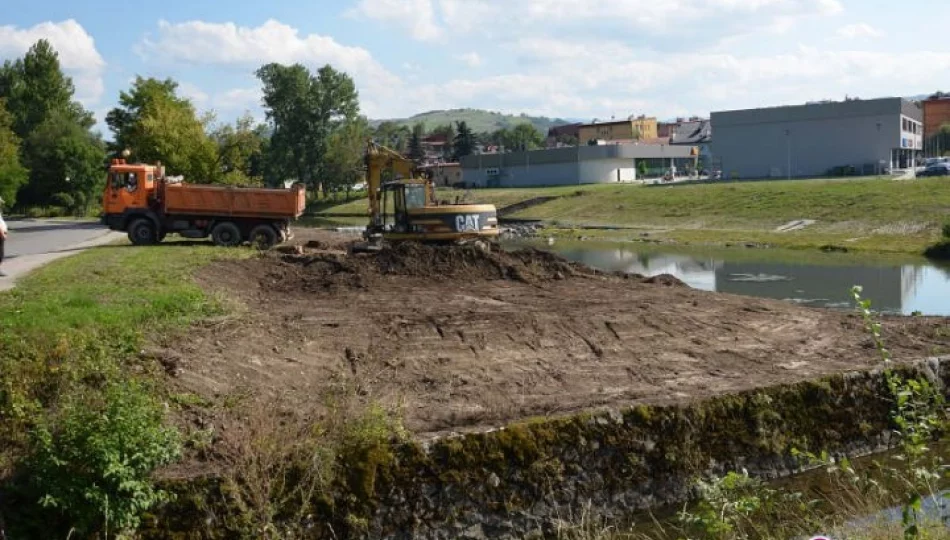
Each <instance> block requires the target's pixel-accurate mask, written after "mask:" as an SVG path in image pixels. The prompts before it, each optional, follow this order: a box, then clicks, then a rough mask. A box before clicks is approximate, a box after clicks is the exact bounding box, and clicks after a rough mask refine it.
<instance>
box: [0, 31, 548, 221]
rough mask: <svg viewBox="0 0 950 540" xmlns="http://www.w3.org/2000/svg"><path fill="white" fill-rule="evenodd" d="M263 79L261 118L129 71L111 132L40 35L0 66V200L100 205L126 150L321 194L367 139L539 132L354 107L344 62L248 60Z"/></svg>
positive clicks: (499, 138)
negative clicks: (373, 114) (376, 118)
mask: <svg viewBox="0 0 950 540" xmlns="http://www.w3.org/2000/svg"><path fill="white" fill-rule="evenodd" d="M255 75H256V76H257V78H258V79H259V80H260V82H261V84H262V87H263V100H262V104H263V106H264V110H265V112H266V121H265V122H263V123H257V122H256V121H255V120H254V118H253V117H252V116H250V115H249V114H246V115H245V116H242V117H241V118H238V119H237V120H236V121H234V122H232V123H226V122H225V123H222V122H218V121H217V119H216V117H215V115H214V114H213V113H206V114H199V112H198V111H197V110H196V108H195V106H194V105H193V104H192V103H191V101H190V100H188V99H186V98H185V97H183V96H182V95H181V94H180V92H179V86H178V83H177V82H175V81H174V80H172V79H164V80H161V79H155V78H145V77H136V79H135V80H134V81H133V82H132V84H131V86H130V88H128V89H127V90H123V91H122V92H120V94H119V100H118V106H116V107H115V108H113V109H112V110H111V111H109V112H108V114H107V115H106V117H105V123H106V124H107V125H108V127H109V128H110V130H111V132H112V136H113V138H112V139H111V140H105V139H103V137H102V135H101V134H99V133H98V132H96V131H94V129H93V128H94V126H95V119H94V117H93V115H92V113H91V112H90V111H87V110H86V109H85V108H84V107H83V106H82V105H81V104H80V103H79V102H78V101H76V100H75V97H74V96H75V87H74V86H73V82H72V80H71V79H70V78H69V77H68V76H66V75H65V73H64V72H63V70H62V67H61V65H60V62H59V56H58V54H57V53H56V51H55V50H54V49H53V48H52V47H51V46H50V44H49V42H47V41H46V40H40V41H38V42H37V43H35V44H34V45H33V46H32V47H31V48H30V49H29V50H28V51H27V52H26V54H25V55H24V56H23V57H22V58H18V59H15V60H8V61H6V62H4V64H3V65H2V66H0V197H2V198H3V199H4V201H5V203H6V207H7V208H9V207H11V206H13V207H14V208H19V209H28V208H33V207H58V208H63V209H65V210H67V211H69V212H71V213H76V214H81V213H88V212H93V211H95V210H96V208H97V205H98V203H99V200H100V196H101V191H102V189H103V188H104V182H105V169H106V168H107V166H108V163H109V161H110V160H111V159H113V158H117V157H120V156H122V155H123V152H124V151H126V150H128V151H129V152H130V153H131V154H130V156H129V159H130V160H131V161H135V162H144V163H156V162H161V163H162V164H163V165H164V166H165V168H166V171H167V173H168V174H169V175H182V176H184V177H185V179H186V180H187V181H188V182H193V183H218V184H230V185H241V186H262V185H265V186H280V185H283V184H284V183H285V182H287V181H294V182H302V183H304V184H306V185H307V186H308V188H309V189H310V190H312V191H316V192H322V193H323V194H327V193H329V192H332V191H340V190H346V191H348V190H349V189H350V188H351V187H352V186H353V185H355V184H357V183H359V182H361V180H362V178H363V151H364V148H365V144H366V141H367V140H369V139H370V138H372V139H375V140H376V141H377V142H379V143H380V144H384V145H387V146H390V147H392V148H394V149H395V150H397V151H399V152H403V153H405V154H406V155H408V156H410V157H412V158H413V159H417V160H419V161H421V160H423V159H424V158H425V155H424V153H425V152H424V149H423V139H425V138H426V137H428V136H431V135H442V136H443V137H442V138H443V139H444V140H445V141H446V142H447V144H446V145H445V151H444V157H445V158H447V159H453V160H458V158H460V157H462V156H465V155H468V154H470V153H472V152H474V151H475V148H476V147H477V146H479V145H483V146H500V147H504V148H505V149H507V150H531V149H535V148H539V147H541V146H542V145H543V142H544V134H542V133H541V132H539V131H538V130H537V129H535V128H534V127H533V126H532V125H531V124H528V123H525V124H519V125H517V126H515V127H513V128H510V129H499V130H497V131H495V132H492V133H473V132H472V130H471V129H470V128H469V127H468V126H467V125H466V123H465V122H457V123H455V124H447V125H443V126H438V127H436V128H435V129H432V130H429V131H427V130H426V129H425V126H424V125H423V124H421V123H420V124H417V125H415V126H413V127H412V128H409V127H407V126H403V125H399V124H396V123H394V122H382V123H381V124H379V125H378V126H376V127H375V128H371V127H370V123H369V121H368V120H367V118H366V117H365V116H363V115H362V114H361V113H360V104H359V95H358V93H357V90H356V87H355V84H354V82H353V80H352V79H351V78H350V77H349V76H348V75H347V74H346V73H343V72H340V71H337V70H335V69H333V68H332V67H331V66H324V67H322V68H320V69H319V70H317V71H316V72H315V73H314V72H311V71H310V70H309V69H308V68H306V67H305V66H302V65H299V64H295V65H291V66H286V65H281V64H276V63H272V64H267V65H265V66H262V67H261V68H260V69H258V70H257V71H256V72H255Z"/></svg>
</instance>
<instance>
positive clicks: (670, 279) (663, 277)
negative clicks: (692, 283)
mask: <svg viewBox="0 0 950 540" xmlns="http://www.w3.org/2000/svg"><path fill="white" fill-rule="evenodd" d="M643 283H648V284H650V285H663V286H664V287H688V285H686V284H685V283H683V282H682V281H680V279H679V278H677V277H676V276H673V275H670V274H660V275H657V276H652V277H648V278H644V279H643Z"/></svg>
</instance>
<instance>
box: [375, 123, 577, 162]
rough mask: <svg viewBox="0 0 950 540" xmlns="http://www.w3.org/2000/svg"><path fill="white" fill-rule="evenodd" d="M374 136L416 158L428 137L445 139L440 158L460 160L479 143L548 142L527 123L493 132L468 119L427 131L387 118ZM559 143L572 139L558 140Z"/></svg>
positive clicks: (515, 146)
mask: <svg viewBox="0 0 950 540" xmlns="http://www.w3.org/2000/svg"><path fill="white" fill-rule="evenodd" d="M373 136H374V139H375V140H377V141H378V142H379V143H380V144H384V145H386V146H388V147H390V148H392V149H394V150H396V151H398V152H402V153H403V154H406V155H407V156H409V157H411V158H412V159H413V160H415V161H422V160H423V159H424V157H425V156H424V148H423V140H424V139H426V138H427V137H432V138H438V139H439V140H443V141H445V143H446V144H445V146H444V147H443V150H442V156H441V157H443V158H444V159H450V160H452V161H458V160H459V158H461V157H463V156H467V155H469V154H471V153H472V152H474V150H475V148H476V147H477V146H482V147H498V148H503V149H505V150H509V151H525V150H536V149H538V148H543V147H544V143H545V134H544V133H541V132H540V131H538V129H537V128H535V127H534V126H533V125H531V124H530V123H527V122H526V123H522V124H517V125H515V126H514V127H511V128H501V129H498V130H495V131H492V132H483V133H474V132H472V130H471V129H470V128H469V127H468V125H467V123H466V122H465V121H459V122H455V123H454V124H442V125H438V126H436V127H434V128H433V129H431V130H427V129H426V125H425V124H424V123H423V122H417V123H415V124H413V125H412V127H409V126H408V125H406V124H402V123H398V122H394V121H390V120H387V121H384V122H381V123H380V124H379V125H378V126H376V128H375V129H374V130H373ZM558 142H570V141H562V140H560V139H559V141H558ZM576 142H577V141H576V140H574V141H573V142H572V143H571V144H576Z"/></svg>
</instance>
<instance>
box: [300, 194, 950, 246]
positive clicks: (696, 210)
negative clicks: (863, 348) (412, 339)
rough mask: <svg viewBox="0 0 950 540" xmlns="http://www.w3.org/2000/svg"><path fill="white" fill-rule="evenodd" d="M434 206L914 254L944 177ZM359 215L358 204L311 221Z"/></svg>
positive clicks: (568, 224) (727, 240) (615, 234)
mask: <svg viewBox="0 0 950 540" xmlns="http://www.w3.org/2000/svg"><path fill="white" fill-rule="evenodd" d="M438 197H439V198H440V199H443V200H446V201H448V202H455V201H456V200H462V201H474V202H484V203H491V204H495V205H496V206H497V207H498V208H499V212H500V213H501V214H502V215H503V217H506V218H512V219H530V220H539V221H542V222H543V223H544V224H545V225H546V226H547V228H548V229H549V232H550V233H551V234H553V235H558V236H562V237H572V238H578V237H586V238H597V239H609V240H626V241H647V242H662V243H679V244H689V245H697V244H698V245H711V246H712V245H718V246H724V245H729V244H734V245H747V244H749V245H754V246H758V247H768V246H775V247H784V248H790V249H805V250H814V249H826V250H837V251H843V250H847V251H859V252H878V253H913V254H921V253H923V251H924V250H925V249H926V248H927V247H928V246H930V245H932V244H934V243H935V242H937V241H938V240H939V239H940V228H941V226H942V224H943V223H944V222H945V221H947V220H948V219H950V211H948V209H950V181H948V179H946V178H921V179H916V180H892V179H885V178H860V179H835V180H792V181H761V182H741V183H715V184H702V185H682V186H678V185H665V186H642V185H634V184H631V185H593V186H561V187H551V188H523V189H480V190H470V191H461V190H449V189H440V190H438ZM525 203H533V204H527V205H526V204H525ZM506 208H511V209H513V210H515V211H513V212H506V211H505V209H506ZM365 215H366V201H365V200H359V201H352V202H350V203H347V204H344V205H338V206H334V207H330V208H326V209H324V210H323V211H322V212H321V213H319V214H317V216H322V217H324V218H330V219H333V220H347V221H349V220H352V219H359V220H360V222H363V221H365V217H364V216H365ZM589 227H595V228H589ZM603 227H609V229H604V228H603Z"/></svg>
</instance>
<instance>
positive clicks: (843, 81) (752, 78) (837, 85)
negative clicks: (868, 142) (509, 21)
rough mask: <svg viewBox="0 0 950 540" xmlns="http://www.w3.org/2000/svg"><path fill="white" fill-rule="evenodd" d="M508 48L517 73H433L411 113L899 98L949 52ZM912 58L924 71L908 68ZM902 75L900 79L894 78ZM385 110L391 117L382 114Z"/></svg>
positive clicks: (669, 110)
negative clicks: (442, 77)
mask: <svg viewBox="0 0 950 540" xmlns="http://www.w3.org/2000/svg"><path fill="white" fill-rule="evenodd" d="M509 52H512V53H515V54H516V55H519V56H521V57H523V58H524V59H525V60H526V61H525V62H524V64H523V65H524V66H528V67H522V68H520V69H519V72H518V73H509V74H500V75H494V76H487V77H479V78H476V77H465V78H458V79H453V80H448V81H436V82H431V83H428V84H424V85H421V86H418V87H413V88H412V89H411V91H409V90H408V89H406V94H405V95H404V96H401V97H396V96H394V100H398V101H400V102H401V103H403V104H408V105H411V106H414V107H415V111H418V110H423V109H433V108H452V107H466V106H473V107H477V106H481V107H487V108H491V109H500V110H505V111H509V112H522V111H524V112H528V113H537V114H546V115H549V116H562V117H577V118H585V119H591V118H595V117H597V118H609V117H611V116H612V115H615V116H617V117H618V118H620V117H625V116H628V115H630V114H641V113H643V114H649V115H656V116H659V117H660V118H672V117H676V116H685V115H687V114H700V115H707V114H709V112H711V111H712V110H722V109H731V108H747V107H758V106H771V105H783V104H795V103H804V102H805V101H809V100H817V99H842V98H844V96H845V95H846V94H847V95H851V96H855V95H857V96H860V97H863V98H873V97H880V96H888V95H891V96H895V95H896V96H899V95H904V94H906V93H908V89H913V88H924V87H929V86H932V84H931V83H930V80H929V77H930V75H931V74H932V73H934V72H942V71H944V70H948V69H950V52H927V51H917V52H901V53H885V52H868V51H829V50H821V49H818V48H815V47H803V46H800V47H797V48H792V49H790V50H787V51H783V52H780V53H776V54H767V53H756V52H755V51H750V52H745V51H741V52H740V51H733V52H706V51H702V52H685V53H662V52H657V51H652V50H649V49H634V48H631V47H629V46H626V45H624V44H623V43H618V42H609V41H607V42H600V41H598V42H597V43H596V44H595V43H592V42H570V41H565V40H560V39H558V40H555V39H549V38H525V39H522V40H519V41H518V42H517V43H516V44H514V45H512V48H511V49H510V51H509ZM911 63H916V64H919V65H927V66H930V67H931V69H928V70H917V71H916V72H915V73H908V72H907V71H906V69H905V68H904V67H903V66H906V65H909V64H911ZM896 73H901V74H902V75H901V77H895V74H896ZM390 116H392V115H390Z"/></svg>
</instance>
